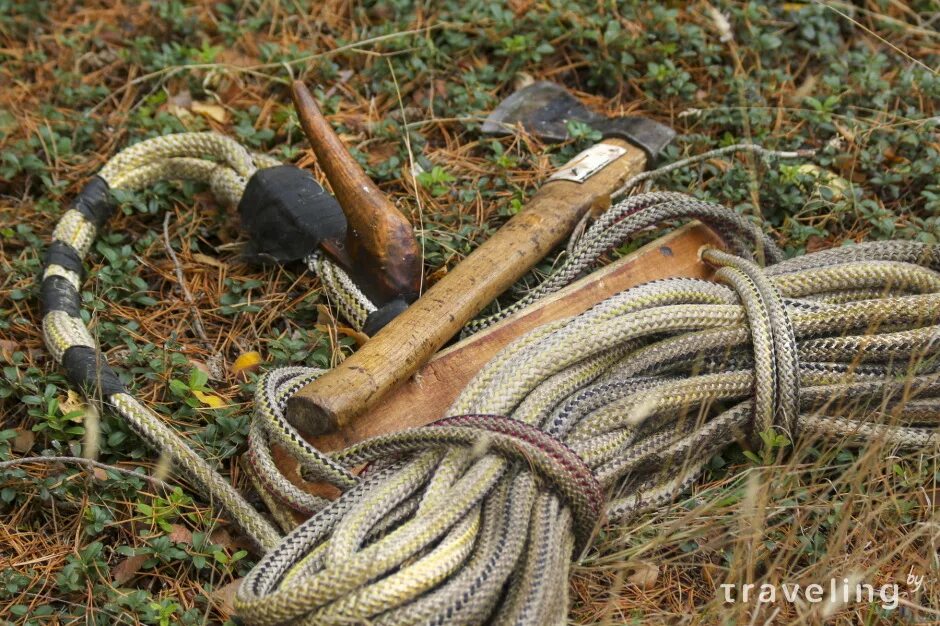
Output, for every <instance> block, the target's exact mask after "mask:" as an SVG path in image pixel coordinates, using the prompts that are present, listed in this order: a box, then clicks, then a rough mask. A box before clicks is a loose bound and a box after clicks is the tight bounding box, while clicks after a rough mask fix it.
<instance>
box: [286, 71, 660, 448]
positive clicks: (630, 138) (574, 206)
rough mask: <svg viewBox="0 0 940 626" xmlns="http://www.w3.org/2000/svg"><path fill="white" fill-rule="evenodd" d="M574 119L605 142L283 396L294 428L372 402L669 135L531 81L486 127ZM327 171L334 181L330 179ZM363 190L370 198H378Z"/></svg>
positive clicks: (553, 129)
mask: <svg viewBox="0 0 940 626" xmlns="http://www.w3.org/2000/svg"><path fill="white" fill-rule="evenodd" d="M293 96H294V103H295V106H296V107H297V111H298V115H299V117H300V121H301V125H302V126H303V128H304V131H305V132H306V133H307V135H308V137H309V138H310V140H311V142H312V143H313V144H314V149H315V150H316V151H317V155H318V157H320V156H321V154H320V153H321V150H322V151H323V156H327V155H328V153H332V151H333V150H334V149H335V150H341V151H343V152H345V150H344V149H343V147H342V144H341V143H339V142H338V141H337V142H336V143H337V144H338V145H336V146H332V145H329V146H327V145H320V144H319V142H320V140H321V139H322V137H324V136H326V135H329V134H331V133H326V132H325V129H324V128H323V124H325V121H323V118H322V115H321V114H320V113H319V110H318V109H317V108H316V104H315V102H314V100H313V98H312V96H311V95H310V93H309V91H308V90H307V88H306V87H305V86H304V85H303V83H301V82H295V83H294V85H293ZM571 121H579V122H583V123H586V124H588V125H590V126H591V127H592V128H595V129H597V130H599V131H600V132H601V133H602V136H603V139H602V141H601V142H599V143H597V144H595V145H594V146H592V147H590V148H588V149H587V150H585V151H583V152H581V153H580V154H578V155H577V156H575V157H574V158H573V159H572V160H571V161H569V162H568V163H567V164H566V165H564V166H563V167H562V168H561V169H560V170H558V171H557V172H555V173H554V174H553V175H552V176H551V177H549V179H548V181H547V182H546V183H545V184H544V185H543V186H542V187H541V188H540V189H539V190H538V191H537V192H536V193H535V195H534V196H533V197H532V198H531V199H530V200H529V202H528V203H527V205H526V207H525V208H524V209H523V210H522V211H520V212H519V213H517V214H516V215H515V216H514V217H513V218H512V219H510V220H509V221H508V222H507V223H506V224H505V225H504V226H503V227H502V228H500V229H499V230H498V231H497V232H496V233H495V234H494V235H493V236H492V237H490V239H488V240H487V241H486V242H484V243H483V244H482V245H480V247H478V248H477V249H476V250H474V251H473V253H471V254H470V255H469V256H468V257H467V258H466V259H464V260H463V261H462V262H461V263H459V264H458V265H457V266H456V267H455V268H454V269H452V270H451V271H450V272H448V273H447V274H446V275H445V276H444V277H443V278H442V279H441V280H440V281H438V282H437V283H436V284H435V285H434V286H433V287H431V288H430V289H429V290H428V291H426V292H425V293H424V294H423V295H421V297H420V298H418V299H417V300H415V301H414V302H413V303H412V304H411V305H410V306H408V308H407V309H405V310H404V312H402V313H401V314H400V315H398V316H397V317H395V318H394V319H392V320H391V321H390V322H389V323H388V324H387V325H385V326H384V327H383V328H382V329H381V330H380V331H379V332H378V333H377V334H375V336H373V337H372V338H371V339H370V340H369V341H368V342H366V344H365V345H364V346H363V347H362V348H360V349H359V350H358V351H357V352H355V353H354V354H353V355H352V356H350V357H348V358H347V359H346V360H344V361H343V362H342V363H340V364H339V365H338V366H337V367H335V368H334V369H332V370H330V371H329V372H327V373H325V374H324V375H323V376H321V377H320V378H318V379H317V380H315V381H313V382H311V383H309V384H308V385H306V386H305V387H303V388H302V389H300V390H299V391H298V392H297V393H296V394H294V396H293V397H292V398H291V399H290V400H289V401H288V406H287V417H288V420H290V422H291V423H292V424H293V425H294V426H295V427H296V428H298V429H299V430H300V431H301V432H303V433H305V434H307V435H311V436H312V435H321V434H325V433H330V432H334V431H336V430H338V429H342V428H343V427H344V426H346V425H347V424H348V423H349V422H350V420H352V419H353V418H354V417H355V416H356V415H358V414H360V413H362V412H363V411H365V410H367V409H368V408H370V407H372V406H373V405H375V404H376V403H377V402H378V401H379V400H381V398H382V397H383V396H384V395H385V394H386V393H387V392H388V391H390V390H391V389H393V388H395V387H397V386H398V385H400V384H401V383H403V382H404V381H406V380H407V379H408V378H409V377H411V376H412V374H414V373H415V372H416V371H417V370H418V368H420V367H421V366H422V365H423V364H424V363H426V362H427V361H428V360H429V359H430V358H431V357H432V356H433V355H434V353H435V352H437V350H439V349H440V348H441V347H442V346H443V345H444V344H445V343H446V342H447V341H448V340H449V339H451V338H452V337H453V336H454V335H455V334H457V333H458V332H459V331H460V330H461V329H462V328H463V326H464V325H465V324H466V323H467V322H468V321H470V320H471V319H473V318H474V317H475V316H476V315H477V314H478V313H479V312H480V311H482V310H483V308H484V307H485V306H486V305H487V304H489V303H490V302H491V301H492V300H493V299H494V298H496V297H497V296H498V295H499V294H501V293H502V292H504V291H505V290H506V289H508V288H509V287H510V286H511V285H513V284H514V283H515V282H516V281H517V280H518V279H519V278H521V277H522V276H523V275H524V274H525V273H526V272H528V271H529V270H530V269H532V267H534V266H535V265H536V264H537V263H538V262H539V261H540V260H541V259H543V258H544V257H545V256H546V255H547V254H548V253H549V252H550V251H551V250H552V249H553V248H555V247H556V246H558V245H560V244H561V243H562V242H563V241H564V240H565V238H566V237H567V236H568V235H569V234H570V233H571V232H572V230H573V229H574V228H575V226H576V225H577V224H578V222H579V221H580V220H581V218H582V217H583V216H584V214H585V213H586V212H587V211H589V210H592V209H603V208H606V207H608V206H609V205H610V195H611V194H612V193H613V192H614V191H616V190H617V189H618V188H620V186H621V185H622V184H623V183H624V181H625V180H626V179H627V178H629V177H631V176H634V175H636V174H638V173H640V172H642V171H643V170H644V169H645V167H646V164H647V163H648V162H649V161H650V160H652V159H653V158H655V157H656V155H657V154H658V153H659V152H660V151H661V150H662V148H663V147H665V146H666V145H667V144H668V143H669V141H671V139H672V138H673V137H674V135H675V133H674V131H672V129H670V128H668V127H666V126H663V125H662V124H659V123H657V122H653V121H651V120H648V119H645V118H640V117H619V118H607V117H604V116H602V115H599V114H597V113H594V112H592V111H590V110H588V109H587V108H586V107H584V105H582V104H581V103H580V102H579V101H578V100H577V99H576V98H574V97H573V96H572V95H571V94H569V93H568V92H567V91H565V90H564V88H562V87H560V86H558V85H555V84H554V83H549V82H537V83H534V84H532V85H530V86H529V87H526V88H524V89H522V90H520V91H518V92H516V93H514V94H512V95H511V96H509V97H508V98H507V99H506V100H505V101H503V102H502V103H501V104H500V105H499V106H498V107H497V108H496V110H495V111H494V112H493V113H492V114H491V115H490V117H489V118H488V119H487V122H486V124H484V127H483V130H484V132H500V131H505V130H507V129H511V128H513V127H518V126H522V127H523V128H524V129H525V130H526V131H528V132H531V133H533V134H537V135H540V136H543V137H546V138H549V139H556V140H557V139H563V138H565V137H567V128H568V123H569V122H571ZM327 128H328V126H327ZM334 156H335V155H334ZM325 160H329V159H325ZM320 161H321V162H323V161H324V159H323V158H320ZM327 173H328V174H329V172H327ZM329 178H330V181H331V184H334V183H333V176H330V177H329ZM366 191H367V196H369V197H373V196H374V194H373V193H372V192H371V191H370V190H366ZM377 191H378V190H376V192H377ZM334 193H336V194H337V196H338V197H339V198H340V200H341V201H342V199H343V198H342V195H341V193H342V192H340V191H339V190H337V189H336V188H335V185H334ZM351 195H352V194H351ZM350 200H354V198H352V197H350ZM345 206H346V205H345V204H344V208H345ZM373 234H374V235H376V236H378V235H379V233H373ZM392 260H393V261H395V262H399V261H401V259H399V258H393V259H392Z"/></svg>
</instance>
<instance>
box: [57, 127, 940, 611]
mask: <svg viewBox="0 0 940 626" xmlns="http://www.w3.org/2000/svg"><path fill="white" fill-rule="evenodd" d="M208 135H211V134H187V135H178V136H169V137H162V138H158V139H153V140H148V141H146V142H142V143H141V144H137V145H136V146H133V147H131V148H129V149H128V150H127V151H125V152H124V153H121V154H119V155H118V156H116V157H115V158H114V159H112V161H110V162H109V163H108V165H107V166H106V167H105V168H104V170H102V174H101V177H100V179H96V180H95V181H92V183H90V185H89V187H87V188H86V190H89V191H87V193H86V192H84V191H83V194H82V196H80V198H79V201H77V202H76V204H75V205H74V206H73V208H72V209H70V210H69V211H67V212H66V213H65V214H64V216H63V218H62V220H61V221H60V223H59V225H58V226H57V227H56V230H55V233H54V242H53V244H52V245H51V246H50V248H49V251H48V252H47V255H46V263H45V269H44V274H43V279H42V290H41V291H42V299H43V316H44V317H43V328H44V333H45V338H46V343H47V345H48V346H49V350H50V352H51V353H52V354H53V356H54V357H55V358H56V359H57V360H59V361H60V362H62V363H63V366H64V367H65V368H66V370H67V373H68V374H69V379H70V380H71V381H72V382H73V384H76V385H78V386H82V387H84V388H85V390H86V394H88V395H89V396H91V397H95V396H100V397H101V399H102V400H104V402H105V403H106V404H108V405H109V406H111V407H112V408H113V409H114V410H115V411H116V412H117V413H119V414H120V415H121V416H122V417H123V418H124V419H126V420H127V422H128V423H129V424H130V425H131V427H132V428H133V429H134V430H135V432H137V433H138V435H140V436H141V437H142V438H143V439H144V440H145V441H146V442H148V443H149V444H150V445H151V446H152V447H154V448H155V449H157V450H160V451H161V452H163V453H166V454H167V455H168V456H169V457H170V458H171V459H172V460H173V462H174V464H175V465H176V467H177V469H178V470H179V471H181V472H183V473H185V474H187V475H188V476H189V477H191V478H192V479H193V480H194V482H195V483H196V484H197V485H199V486H200V487H201V488H202V489H203V491H204V493H205V494H206V496H207V497H208V498H209V499H210V500H211V501H212V502H213V504H215V505H218V506H219V507H220V508H221V509H222V510H224V511H225V512H226V513H227V514H228V515H229V516H230V517H231V518H232V519H233V520H234V521H235V522H236V523H237V524H238V525H239V526H240V527H241V528H242V530H244V531H245V532H246V533H247V534H248V535H249V536H250V537H251V538H252V539H254V540H255V542H256V543H257V544H258V545H259V546H260V547H261V548H262V550H263V551H264V556H263V557H262V559H261V560H260V562H259V563H258V565H257V566H256V567H255V568H254V569H253V570H252V572H251V573H250V574H249V575H248V577H247V578H246V579H245V580H244V582H243V584H242V585H241V587H240V589H239V592H238V595H237V598H236V607H237V610H238V611H239V613H240V614H241V615H242V617H243V618H244V619H245V620H246V621H247V622H249V623H257V624H278V623H284V622H299V623H312V624H313V623H315V624H334V623H335V624H348V623H362V622H369V623H371V624H405V623H407V624H415V623H423V624H449V623H467V624H475V623H496V624H504V623H518V624H547V623H564V621H565V613H566V608H567V603H568V600H567V573H568V568H569V565H570V561H571V559H572V558H576V557H577V555H578V554H580V553H581V550H582V548H583V547H584V546H585V545H587V544H588V543H589V540H590V535H591V533H592V532H593V531H594V528H595V526H596V521H597V520H598V519H600V518H606V519H607V520H609V521H615V522H616V521H620V522H622V521H624V520H627V519H629V518H631V517H633V516H635V515H637V514H639V513H641V512H643V511H646V510H649V509H651V508H656V507H660V506H665V505H667V504H668V503H669V502H671V501H672V500H673V499H674V498H675V497H676V496H677V494H679V493H680V492H682V491H683V490H685V489H687V488H688V487H689V486H690V485H691V484H692V482H693V481H694V480H695V479H696V477H697V476H698V474H699V472H700V470H701V469H702V467H704V466H705V464H706V463H707V461H708V460H709V458H710V457H711V455H713V454H714V453H716V452H717V451H719V450H721V449H722V448H724V447H726V446H727V445H729V444H730V443H732V442H734V441H737V440H740V439H742V438H747V437H751V438H753V437H754V436H755V435H756V434H759V433H760V432H763V431H766V430H768V429H770V428H782V429H784V430H785V431H786V432H787V433H788V434H789V435H790V436H791V438H792V437H795V436H797V434H798V433H799V434H802V435H805V436H827V437H834V438H853V439H858V440H861V441H864V440H866V439H868V440H870V439H872V438H879V439H883V440H885V441H887V442H888V443H890V444H892V445H897V446H899V447H907V448H921V449H931V450H933V449H935V447H936V444H937V443H938V437H937V434H936V432H935V425H936V422H937V417H938V416H940V363H938V358H937V352H938V350H937V348H938V345H940V326H938V322H940V319H938V318H940V246H937V245H928V244H923V243H916V242H903V241H893V242H876V243H869V244H861V245H857V246H852V247H845V248H838V249H833V250H827V251H824V252H819V253H815V254H811V255H806V256H804V257H799V258H796V259H789V260H783V254H782V252H781V251H780V250H779V249H778V248H777V247H776V245H775V244H774V243H773V241H771V240H770V239H769V238H767V237H766V235H764V234H763V233H762V232H761V231H760V230H759V229H758V228H757V227H756V226H754V225H753V224H752V223H751V222H749V221H747V220H745V219H744V218H742V217H740V216H738V215H737V214H735V213H733V212H730V211H728V210H727V209H724V208H723V207H721V206H719V205H716V204H713V203H708V202H704V201H701V200H697V199H693V198H689V197H688V196H684V195H682V194H675V193H661V192H659V193H646V194H640V195H637V196H633V197H631V198H627V199H626V200H624V201H622V202H619V203H617V204H616V205H614V206H613V207H612V208H611V210H610V211H609V212H608V213H606V214H604V216H602V217H601V219H599V220H598V222H596V223H595V224H594V226H592V227H591V228H589V229H588V231H587V233H586V234H585V236H584V237H583V238H582V239H581V240H579V241H578V242H577V244H575V245H574V246H572V253H571V255H570V257H569V258H568V260H567V261H566V263H565V265H564V266H563V267H562V270H561V271H560V272H559V273H558V274H557V275H553V277H552V278H550V279H549V280H548V281H547V282H546V283H544V284H543V286H540V287H539V288H538V289H537V290H536V291H535V292H534V293H533V295H532V296H530V297H529V298H528V299H527V302H531V301H532V300H533V299H534V298H535V297H537V296H540V295H544V294H546V293H549V292H551V291H552V290H555V289H557V288H560V286H563V285H564V284H567V283H568V282H570V281H571V280H573V279H574V278H576V277H577V276H578V275H580V274H581V273H583V272H584V271H587V270H588V269H589V268H590V267H591V266H592V265H593V264H594V263H595V262H596V260H597V258H598V257H599V256H600V255H602V254H603V253H604V252H605V251H606V250H608V249H610V248H611V247H613V246H617V245H620V244H622V243H624V242H625V241H626V240H628V239H629V238H630V237H632V236H634V235H635V234H636V233H637V232H639V231H641V230H644V229H646V228H649V227H652V226H654V225H657V224H660V223H662V222H663V221H672V220H676V219H683V220H684V219H700V220H702V221H704V222H706V223H707V224H709V225H710V226H712V227H713V228H715V229H716V230H717V231H718V232H719V233H720V234H721V235H722V238H723V239H724V241H725V242H726V244H727V245H728V248H729V250H730V253H729V252H723V251H720V250H713V249H708V250H705V251H704V252H703V259H704V260H705V261H706V262H708V263H711V264H713V265H715V266H716V267H718V271H717V277H718V279H719V280H720V281H721V283H724V284H721V283H714V282H708V281H703V280H695V279H667V280H660V281H655V282H652V283H648V284H646V285H641V286H639V287H637V288H634V289H631V290H629V291H626V292H623V293H621V294H618V295H616V296H613V297H611V298H609V299H608V300H606V301H604V302H601V303H599V304H597V305H596V306H594V307H593V308H592V309H590V310H589V311H587V312H585V313H583V314H581V315H579V316H576V317H574V318H571V319H568V320H563V321H560V322H553V323H550V324H547V325H545V326H542V327H540V328H538V329H536V330H535V331H533V332H532V333H530V334H528V335H526V336H523V337H520V338H518V339H517V340H516V341H515V342H514V343H512V344H511V345H509V346H507V347H506V348H505V349H504V350H503V351H501V352H500V353H499V354H498V355H496V357H495V358H494V359H493V360H492V361H491V362H490V363H488V364H487V365H486V366H485V367H484V368H483V369H482V370H481V371H480V372H479V373H478V374H477V375H476V377H475V378H474V379H473V381H471V383H470V384H469V385H468V386H467V388H466V389H465V390H464V391H463V392H462V393H461V395H460V397H459V398H458V399H457V400H456V401H455V402H454V404H453V406H452V407H451V408H450V410H449V411H448V415H452V416H456V417H451V418H448V419H444V420H442V421H441V422H438V423H437V424H435V425H432V426H430V427H427V428H422V429H416V430H412V431H405V432H402V433H394V434H391V435H385V436H382V437H379V438H376V439H373V440H370V441H366V442H362V443H360V444H357V445H355V446H352V447H351V448H349V449H347V450H343V451H340V452H337V453H333V454H324V453H322V452H320V451H318V450H316V448H314V447H313V446H311V445H310V444H309V443H307V442H306V441H305V440H304V439H303V438H302V437H301V436H300V434H299V433H298V432H297V431H296V430H295V429H294V428H293V427H292V426H291V425H290V424H289V423H288V422H287V420H286V419H285V416H284V410H285V406H286V402H287V399H288V398H289V397H290V396H291V395H292V394H293V393H294V392H295V391H296V390H297V389H299V388H300V387H302V386H303V385H305V384H306V383H307V382H309V381H310V380H312V379H314V378H316V377H317V376H319V375H320V374H321V373H322V371H321V370H315V369H308V368H279V369H275V370H272V371H270V372H267V373H265V374H264V375H263V376H262V377H261V378H260V379H259V382H258V386H257V392H256V398H255V400H256V403H255V414H254V419H253V420H252V423H251V429H250V435H249V451H248V453H247V455H246V459H247V461H248V463H249V466H250V468H251V469H252V471H251V472H250V474H251V475H252V476H253V478H254V479H255V480H256V481H257V482H258V483H259V484H260V485H262V486H263V488H261V489H259V492H260V493H261V495H262V496H263V497H264V498H265V499H266V501H267V502H268V503H269V506H270V507H271V510H272V514H274V515H275V516H276V517H277V519H278V521H279V523H280V524H281V526H282V528H284V529H285V530H289V532H288V533H287V534H286V536H283V537H282V536H281V533H280V532H279V531H278V530H277V529H276V528H275V526H274V525H273V524H272V523H271V522H270V521H269V520H268V519H267V518H266V517H265V516H263V515H262V514H260V513H259V512H258V511H256V510H255V509H254V508H253V507H251V506H250V505H249V504H248V503H247V502H246V501H245V500H244V498H242V496H241V495H240V494H239V493H238V492H237V491H236V490H235V489H234V488H232V486H231V485H230V484H229V483H228V482H227V481H226V480H224V479H223V478H222V477H221V476H220V475H219V474H218V473H216V472H215V471H214V470H213V469H212V468H211V467H210V466H209V465H208V464H207V463H206V462H205V461H204V460H203V459H201V458H200V457H199V456H198V455H197V454H196V453H195V452H194V451H193V450H192V449H191V448H189V447H188V446H187V445H186V444H185V442H184V441H182V439H181V438H180V437H179V436H178V435H177V434H176V433H175V432H174V431H173V430H172V429H171V428H169V427H168V426H166V425H165V424H164V423H163V421H162V420H161V419H160V418H159V416H157V415H156V414H155V413H153V412H152V411H151V410H149V409H148V408H147V407H146V406H144V405H143V404H141V403H140V402H138V401H137V400H136V399H135V398H134V397H133V396H132V395H130V394H129V393H128V392H127V391H126V390H125V389H124V387H123V384H122V383H121V381H120V379H119V378H118V376H117V374H116V373H114V372H113V371H112V370H110V368H108V366H107V364H106V362H105V360H104V358H103V357H102V356H101V355H100V354H99V353H98V352H97V347H96V345H95V341H94V338H93V337H92V335H91V334H90V333H89V332H88V331H87V329H86V328H85V326H84V324H82V323H81V319H80V303H81V299H80V297H79V291H78V290H79V285H80V284H81V276H80V275H81V259H82V257H83V256H84V255H85V254H86V253H87V252H88V250H89V248H90V246H91V243H92V241H93V239H94V237H95V235H96V234H97V232H98V230H100V228H101V226H102V225H103V224H104V222H105V221H106V219H107V217H108V215H109V214H110V209H108V208H107V203H106V202H105V201H104V200H102V198H106V197H107V195H108V194H107V193H106V192H107V191H108V189H109V188H110V189H116V188H138V187H139V186H142V185H145V184H150V183H152V182H154V181H156V180H159V179H163V178H175V177H186V178H193V179H196V180H201V181H204V182H207V183H209V184H210V185H211V186H212V188H213V190H214V191H215V192H216V193H217V195H218V196H219V198H220V200H223V201H227V202H237V201H238V199H239V197H240V193H241V191H239V190H243V189H244V184H245V181H246V180H247V178H248V177H250V175H251V173H252V171H253V170H254V169H257V168H260V167H268V166H271V165H273V164H274V161H273V160H272V159H270V158H269V157H265V156H263V155H253V154H251V153H248V152H247V151H245V150H244V148H241V147H240V146H238V144H236V143H235V142H232V141H231V140H228V139H226V138H224V137H221V136H217V135H211V136H208ZM205 156H208V157H210V159H211V160H205V159H204V158H203V157H205ZM197 161H198V163H197ZM98 180H100V181H101V182H100V183H99V182H96V181H98ZM102 185H104V187H102ZM102 189H103V192H102ZM759 259H764V260H766V261H768V262H770V263H771V264H770V265H768V266H767V267H763V268H762V267H760V265H758V260H759ZM324 262H326V261H325V260H324V259H320V258H311V259H308V263H309V264H310V265H311V266H313V267H316V268H317V271H318V272H319V273H320V275H321V278H323V282H324V286H325V288H326V289H327V291H328V292H329V293H330V297H331V299H333V300H334V301H336V302H337V303H338V306H339V307H340V308H341V310H342V311H344V313H345V314H346V315H348V316H349V317H350V319H351V321H354V320H356V319H357V316H359V317H361V315H360V313H361V311H368V303H367V301H366V302H362V301H361V299H360V298H359V297H358V296H357V295H356V294H355V293H354V292H353V290H352V289H350V285H351V284H352V283H351V281H348V276H346V277H345V278H344V276H345V275H344V274H335V273H334V274H331V272H335V271H336V270H338V268H330V267H325V268H324V267H323V266H322V263H324ZM339 271H340V272H341V270H339ZM328 275H332V276H333V278H324V277H326V276H328ZM347 281H348V284H347ZM353 286H354V285H353ZM360 295H361V293H360ZM373 308H374V307H373ZM483 323H486V321H484V322H483ZM273 445H278V446H282V447H284V448H285V449H287V450H288V451H289V453H290V454H292V455H293V456H295V457H296V458H297V459H298V460H299V462H300V464H301V467H302V468H303V472H304V474H305V476H307V477H308V478H310V479H312V480H318V481H321V482H326V483H329V484H331V485H333V486H335V487H336V488H337V489H338V490H339V491H340V492H341V495H340V496H339V498H337V499H336V500H335V501H330V500H327V499H324V498H319V497H316V496H313V495H311V494H308V493H306V492H304V491H302V490H300V489H298V488H297V487H295V486H294V485H293V484H292V483H291V482H290V481H289V480H288V479H287V478H286V477H284V476H282V475H280V473H279V472H278V471H277V469H276V467H275V466H274V463H273V459H272V456H271V450H270V449H271V447H272V446H273ZM362 463H369V464H370V469H369V471H367V472H366V473H364V474H361V475H357V474H356V472H355V470H356V468H357V467H358V466H359V465H361V464H362ZM283 504H287V505H289V506H290V508H292V509H294V510H301V511H305V512H308V513H310V514H311V517H310V518H309V520H308V521H306V522H304V523H303V524H300V525H299V526H297V527H296V528H293V529H291V528H292V524H291V522H290V520H289V519H287V518H286V517H285V516H283V515H279V513H278V511H279V510H280V509H282V505H283Z"/></svg>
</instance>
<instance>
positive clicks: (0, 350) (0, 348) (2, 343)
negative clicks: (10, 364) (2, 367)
mask: <svg viewBox="0 0 940 626" xmlns="http://www.w3.org/2000/svg"><path fill="white" fill-rule="evenodd" d="M19 347H20V344H18V343H16V342H15V341H10V340H9V339H0V354H2V355H3V358H4V359H6V360H7V361H10V359H12V357H13V353H14V352H16V351H17V350H18V349H19Z"/></svg>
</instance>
